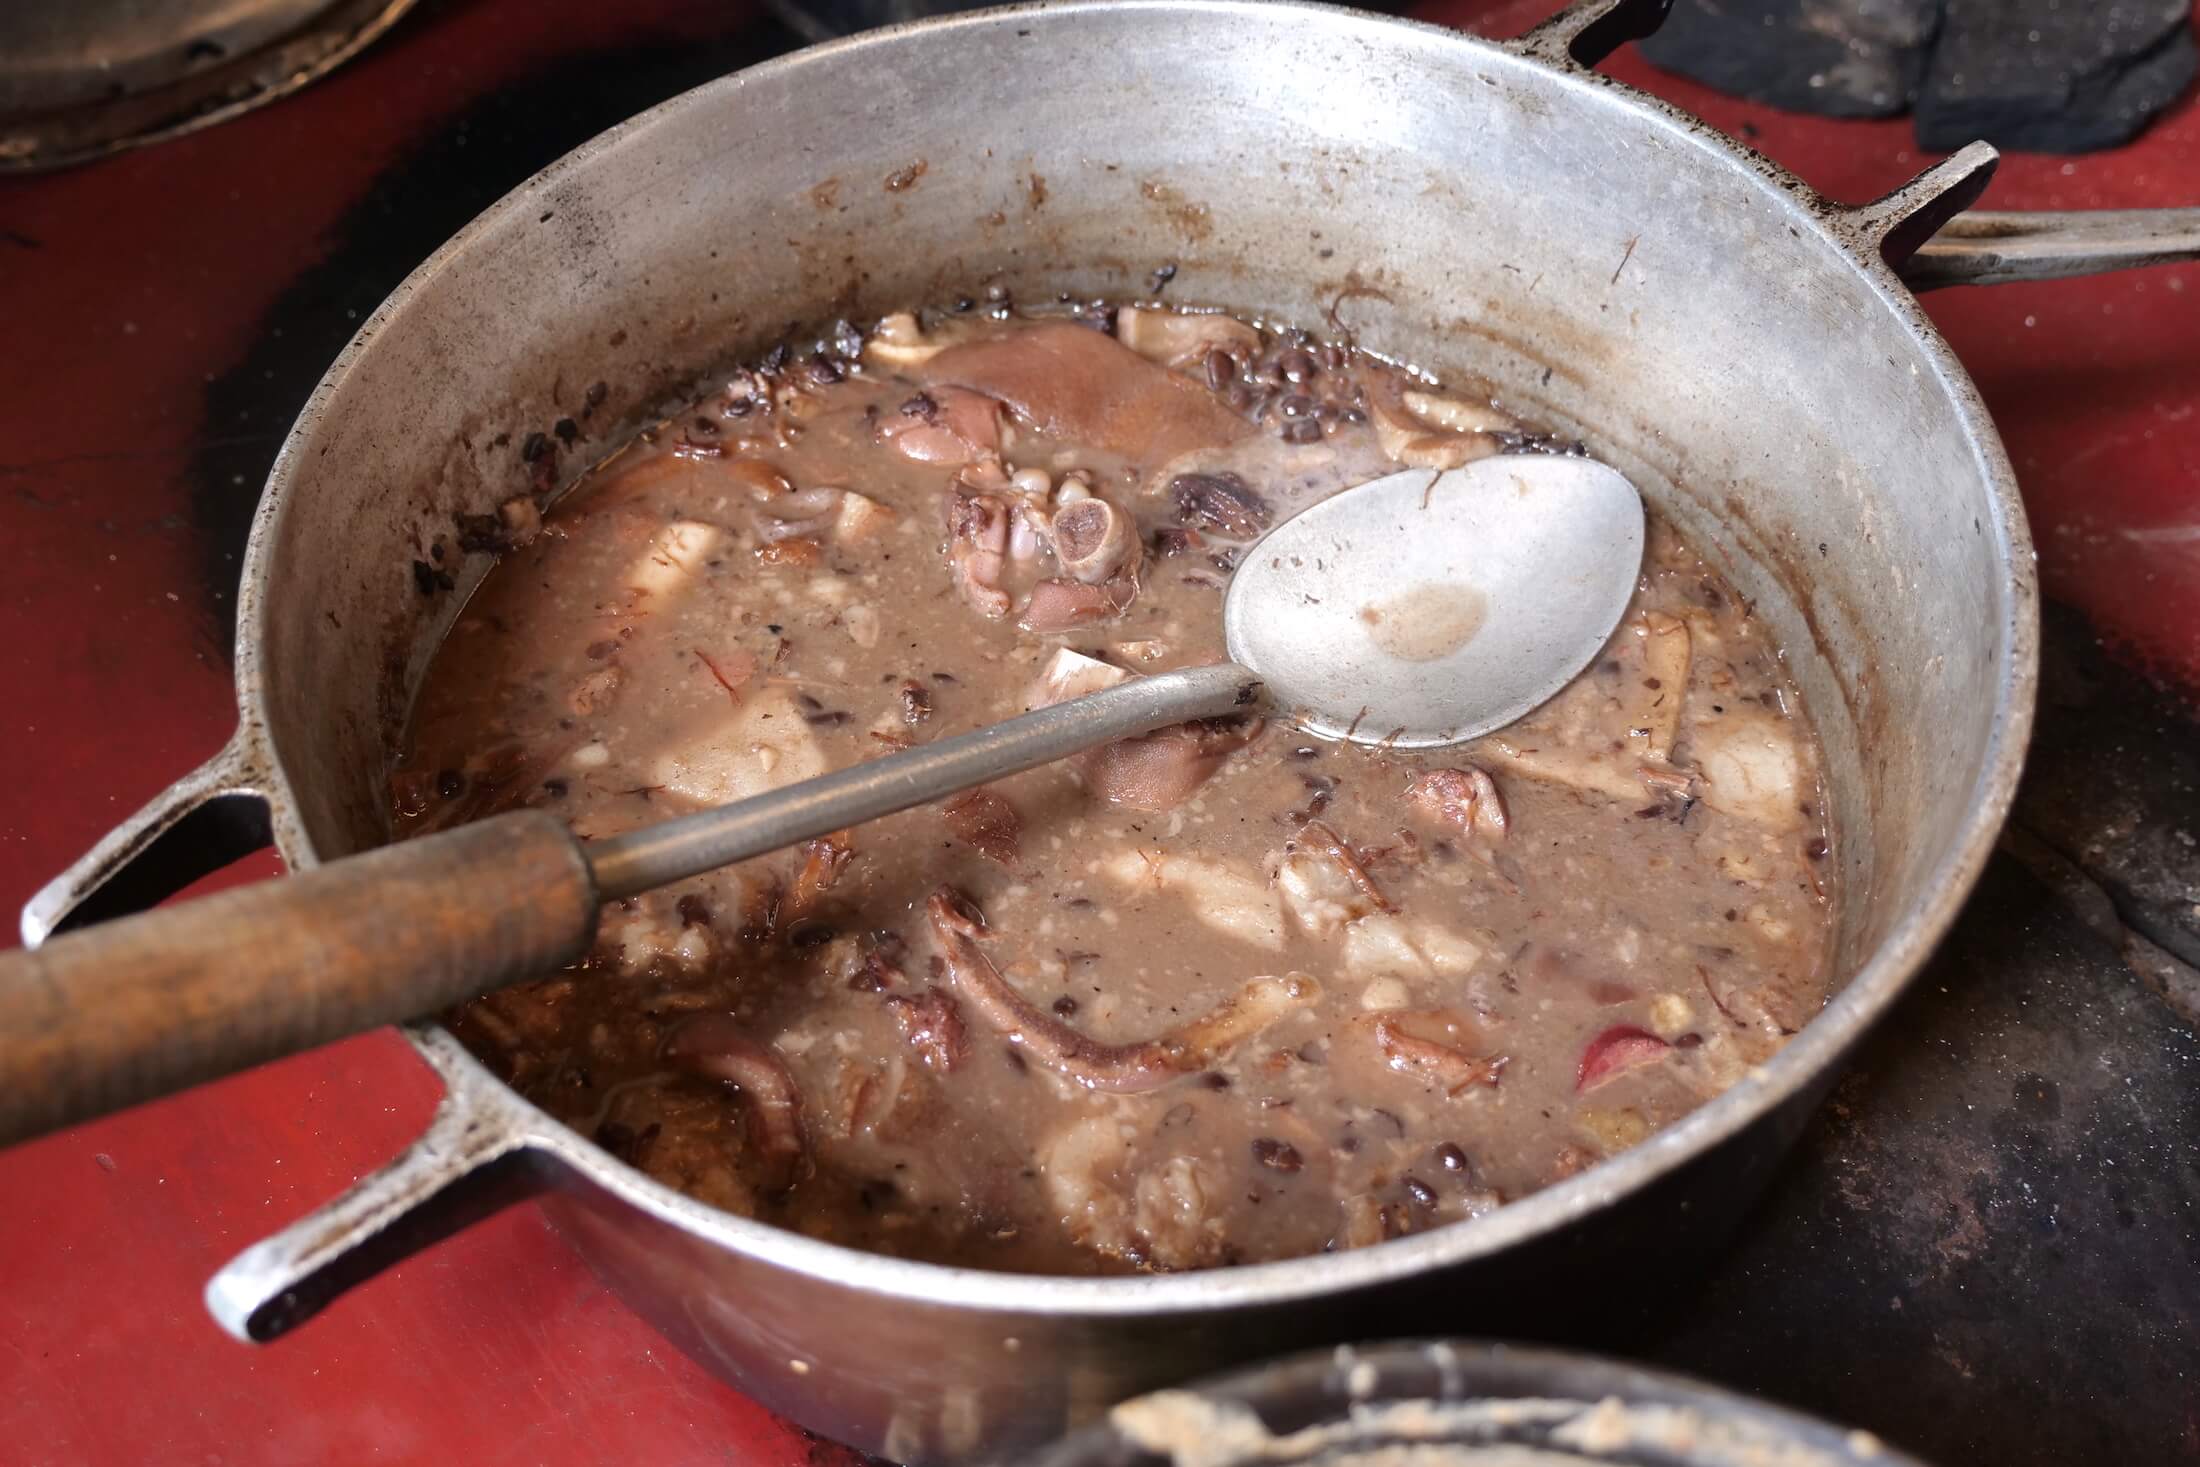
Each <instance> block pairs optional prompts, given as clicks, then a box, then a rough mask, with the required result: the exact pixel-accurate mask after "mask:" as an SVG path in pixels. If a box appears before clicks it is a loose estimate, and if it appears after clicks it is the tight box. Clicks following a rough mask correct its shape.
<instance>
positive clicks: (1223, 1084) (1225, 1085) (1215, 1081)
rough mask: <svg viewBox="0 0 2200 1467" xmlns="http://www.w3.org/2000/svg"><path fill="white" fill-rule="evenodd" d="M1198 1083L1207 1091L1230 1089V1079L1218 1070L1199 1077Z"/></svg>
mask: <svg viewBox="0 0 2200 1467" xmlns="http://www.w3.org/2000/svg"><path fill="white" fill-rule="evenodd" d="M1199 1083H1200V1084H1202V1085H1204V1086H1206V1087H1207V1088H1208V1089H1209V1090H1227V1089H1229V1088H1230V1077H1229V1076H1228V1075H1225V1074H1223V1073H1222V1071H1220V1070H1209V1071H1208V1072H1207V1073H1206V1074H1204V1075H1201V1076H1200V1077H1199Z"/></svg>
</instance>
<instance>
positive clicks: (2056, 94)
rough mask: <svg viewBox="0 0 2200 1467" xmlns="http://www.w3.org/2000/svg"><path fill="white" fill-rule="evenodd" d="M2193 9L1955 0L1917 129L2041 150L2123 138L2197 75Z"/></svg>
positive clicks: (2113, 1)
mask: <svg viewBox="0 0 2200 1467" xmlns="http://www.w3.org/2000/svg"><path fill="white" fill-rule="evenodd" d="M2191 16H2192V6H2191V0H2092V3H2087V4H2073V3H2071V0H1948V3H1947V11H1946V14H1945V16H1944V18H1943V21H1942V28H1941V36H1940V41H1939V43H1938V44H1937V45H1936V46H1935V47H1934V48H1933V57H1932V63H1931V65H1930V66H1929V67H1928V68H1927V70H1926V74H1925V82H1924V86H1923V88H1922V89H1921V91H1920V92H1919V94H1918V101H1917V140H1918V142H1919V143H1920V144H1921V145H1922V146H1924V147H1926V148H1929V149H1933V150H1935V151H1945V150H1948V149H1953V148H1957V147H1960V146H1962V145H1963V144H1964V143H1967V142H1970V141H1971V140H1972V139H1974V138H1984V139H1985V140H1986V141H1987V142H1990V143H1992V144H1994V145H1995V146H1996V147H2001V148H2019V149H2025V150H2028V151H2032V152H2042V153H2083V152H2089V151H2091V150H2093V149H2095V148H2108V147H2114V146H2115V145H2117V144H2118V143H2123V142H2128V141H2130V140H2131V139H2132V138H2133V137H2136V136H2137V135H2138V133H2139V131H2140V130H2141V129H2142V128H2144V127H2145V126H2146V125H2147V123H2148V122H2150V121H2152V120H2153V118H2154V117H2155V115H2156V114H2157V113H2159V112H2161V111H2162V110H2163V109H2164V108H2165V107H2167V106H2169V104H2170V103H2172V102H2174V101H2176V100H2177V98H2178V97H2180V96H2182V95H2183V94H2184V91H2185V89H2186V88H2187V87H2189V86H2190V85H2191V84H2192V79H2193V73H2194V69H2195V65H2196V48H2195V46H2194V42H2193V32H2192V19H2191Z"/></svg>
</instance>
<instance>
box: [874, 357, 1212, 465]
mask: <svg viewBox="0 0 2200 1467" xmlns="http://www.w3.org/2000/svg"><path fill="white" fill-rule="evenodd" d="M917 375H918V376H919V377H920V378H921V379H922V380H924V381H925V382H927V383H937V384H939V385H941V386H945V387H966V388H969V389H970V390H971V391H973V392H981V393H984V394H985V395H986V396H988V397H992V398H997V399H999V400H1000V401H1001V402H1003V403H1006V404H1007V405H1008V407H1009V408H1010V410H1012V411H1013V412H1015V413H1016V415H1017V416H1018V417H1020V418H1022V419H1024V420H1025V421H1027V422H1029V423H1031V424H1032V425H1033V426H1034V427H1036V428H1038V429H1039V431H1041V432H1042V433H1051V434H1053V435H1054V436H1056V437H1058V438H1065V439H1071V440H1074V441H1076V442H1079V443H1089V444H1091V445H1093V446H1095V447H1097V448H1101V449H1104V450H1106V451H1107V452H1109V453H1115V454H1120V455H1122V456H1123V457H1124V458H1127V459H1130V460H1132V461H1133V462H1136V463H1141V464H1148V465H1153V464H1162V463H1166V462H1168V461H1169V460H1170V459H1172V458H1176V457H1178V456H1179V455H1182V454H1186V453H1191V452H1193V451H1194V450H1197V449H1206V448H1215V447H1218V446H1220V445H1223V444H1227V443H1234V442H1236V441H1237V440H1239V439H1241V438H1244V437H1245V436H1246V435H1248V434H1249V433H1251V432H1252V431H1253V428H1252V425H1251V424H1250V423H1248V422H1246V421H1245V419H1243V418H1241V417H1239V416H1238V415H1237V414H1236V413H1233V412H1231V411H1230V410H1229V409H1228V408H1227V407H1224V406H1223V405H1222V402H1221V400H1220V399H1219V398H1217V397H1216V396H1215V395H1214V394H1213V393H1212V392H1209V391H1208V390H1207V389H1206V388H1205V387H1203V386H1201V385H1199V384H1197V383H1195V382H1192V381H1190V380H1189V379H1188V378H1185V377H1182V376H1179V375H1178V374H1177V373H1175V372H1172V371H1170V370H1169V369H1168V368H1166V367H1162V366H1159V365H1156V364H1155V363H1153V362H1149V361H1147V360H1146V359H1145V358H1144V357H1142V356H1140V355H1139V354H1138V353H1137V352H1134V351H1132V350H1131V349H1130V348H1129V347H1127V346H1125V345H1123V344H1122V343H1121V342H1119V341H1117V340H1116V339H1115V338H1114V337H1112V336H1110V335H1108V334H1107V333H1106V332H1103V331H1095V330H1093V329H1092V328H1091V327H1089V326H1077V325H1072V324H1070V323H1068V322H1043V323H1040V324H1037V325H1032V326H1027V327H1025V328H1024V329H1023V330H1021V331H1016V332H1012V333H1010V334H1008V335H1006V336H996V337H991V338H988V339H986V340H982V341H970V342H964V343H962V344H961V345H959V346H951V347H949V348H948V349H947V350H945V351H943V352H941V353H940V354H939V355H938V356H936V357H934V358H932V359H931V360H930V361H929V362H927V363H925V365H924V366H923V368H922V369H921V370H920V371H919V372H918V373H917Z"/></svg>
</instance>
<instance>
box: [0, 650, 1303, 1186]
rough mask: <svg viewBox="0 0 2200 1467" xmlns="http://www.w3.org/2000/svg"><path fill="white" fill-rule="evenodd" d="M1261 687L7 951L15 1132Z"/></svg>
mask: <svg viewBox="0 0 2200 1467" xmlns="http://www.w3.org/2000/svg"><path fill="white" fill-rule="evenodd" d="M1260 694H1261V684H1260V680H1259V679H1258V678H1256V677H1255V676H1253V674H1251V673H1249V672H1247V671H1246V670H1245V669H1244V668H1242V667H1238V666H1235V665H1234V664H1231V663H1227V662H1225V663H1218V664H1216V665H1213V666H1209V667H1191V668H1182V669H1179V670H1177V671H1175V672H1165V673H1160V674H1158V675H1156V676H1153V677H1145V678H1134V679H1132V680H1131V681H1130V682H1128V683H1125V684H1123V685H1122V686H1119V687H1113V688H1109V689H1106V690H1105V691H1102V692H1098V693H1093V694H1090V695H1088V696H1086V697H1082V698H1074V699H1071V700H1069V701H1067V702H1063V703H1057V704H1055V705H1053V706H1051V707H1047V708H1041V709H1039V710H1037V711H1036V712H1031V713H1026V714H1023V715H1021V716H1019V717H1016V718H1011V719H1008V720H1006V721H1004V722H1002V723H998V724H994V725H992V726H991V727H988V728H982V729H978V730H976V731H975V732H972V733H966V734H960V735H957V736H956V737H954V738H948V739H941V740H940V741H938V742H937V743H932V744H926V745H923V746H922V747H919V748H915V749H909V750H906V751H904V752H902V753H899V754H892V755H889V756H887V757H886V758H883V759H874V760H871V761H870V762H868V763H864V764H858V765H856V766H854V767H853V768H850V769H843V770H840V771H838V772H836V773H833V774H828V775H824V776H822V777H820V778H817V779H810V780H804V781H802V782H801V783H799V784H793V785H789V786H787V787H786V788H784V789H779V790H774V791H772V792H771V793H769V794H764V795H759V796H757V797H755V798H753V799H748V800H742V801H739V802H738V803H736V804H731V805H726V806H722V807H720V808H718V809H715V810H704V811H700V812H698V813H696V814H693V815H687V816H683V817H681V818H680V819H677V820H669V821H666V822H665V823H664V824H662V825H653V826H649V827H647V828H645V829H642V830H637V831H634V832H632V833H630V834H628V835H623V836H617V837H614V838H613V839H610V840H606V841H601V842H598V843H596V844H594V845H591V846H589V847H587V848H586V849H585V850H584V849H583V848H582V846H581V843H580V842H579V841H578V840H576V839H575V838H574V837H573V835H572V833H571V832H570V831H568V830H567V829H566V827H565V825H564V823H563V822H562V821H559V820H557V819H556V818H554V817H552V816H550V815H547V814H544V813H542V812H540V811H520V812H518V813H515V814H511V815H500V816H497V817H496V818H494V819H492V820H484V821H481V822H480V823H478V824H475V825H467V826H462V827H460V828H459V829H457V830H453V831H447V832H445V833H443V834H440V835H431V836H426V837H424V838H422V839H419V840H409V841H405V842H403V843H402V844H399V845H395V846H389V847H385V848H384V849H382V850H378V851H373V852H370V853H368V854H367V855H364V856H355V857H352V858H350V859H348V860H343V861H338V862H335V863H333V864H331V865H328V866H323V867H321V868H319V869H318V870H314V871H308V872H306V873H304V874H303V875H299V876H293V877H289V878H287V879H285V880H282V881H270V882H263V883H261V884H259V885H257V886H248V887H244V888H242V889H240V890H237V891H231V892H225V893H223V894H222V895H220V896H215V897H209V898H208V899H206V900H205V901H199V902H191V903H188V904H185V905H183V906H177V907H166V908H163V909H161V910H159V911H157V912H153V913H150V914H148V915H146V916H142V917H130V918H124V919H120V920H117V921H114V922H109V923H106V924H104V925H100V926H94V927H90V928H86V929H84V930H83V931H81V932H74V933H69V934H67V935H64V936H62V937H58V938H55V939H54V940H53V941H51V942H48V943H47V944H46V945H45V946H43V947H40V948H36V949H28V950H23V951H18V952H12V953H5V954H0V1146H8V1145H12V1144H13V1143H15V1142H17V1141H23V1140H28V1139H29V1138H30V1137H33V1136H37V1135H41V1134H43V1133H44V1132H47V1131H51V1130H55V1129H57V1128H59V1127H61V1126H66V1125H71V1124H74V1123H75V1122H77V1121H83V1120H90V1119H91V1118H92V1117H94V1116H98V1115H104V1114H105V1113H106V1112H108V1111H111V1110H119V1109H121V1108H122V1107H123V1106H126V1105H134V1104H136V1103H138V1102H139V1101H142V1100H151V1099H153V1098H154V1097H155V1096H160V1095H166V1094H169V1093H171V1092H173V1091H176V1090H181V1089H184V1088H185V1087H187V1086H191V1085H197V1084H200V1083H202V1082H204V1081H207V1080H213V1079H218V1078H219V1077H221V1076H223V1075H227V1074H230V1073H232V1072H234V1071H236V1070H241V1069H244V1068H246V1067H247V1066H250V1065H256V1064H259V1063H261V1062H263V1061H266V1060H271V1059H275V1058H277V1057H279V1056H281V1055H286V1054H293V1053H296V1052H297V1051H298V1050H301V1049H310V1048H312V1047H313V1046H315V1045H318V1044H326V1043H329V1042H330V1041H332V1040H336V1039H342V1038H344V1037H345V1036H346V1035H350V1034H356V1033H359V1032H360V1031H361V1030H365V1029H373V1028H377V1027H379V1026H381V1025H383V1024H394V1023H399V1022H402V1021H403V1020H406V1019H414V1018H418V1017H420V1016H421V1015H423V1014H433V1013H437V1012H439V1011H441V1010H443V1009H445V1008H448V1007H450V1006H451V1005H452V1004H454V1003H458V1002H460V1001H461V1000H463V999H468V998H472V997H473V996H474V995H476V994H479V993H484V992H487V991H488V990H489V989H492V988H497V987H501V986H502V985H504V984H506V983H511V982H515V981H517V980H519V979H522V978H530V977H534V976H537V975H539V974H543V973H550V972H554V971H556V970H557V969H559V968H562V967H564V966H565V965H566V964H568V963H570V962H572V961H573V960H574V959H576V958H578V957H579V956H580V955H581V954H582V953H584V952H586V951H587V949H588V945H589V942H590V941H591V939H593V938H594V936H595V932H596V909H597V906H598V904H599V903H600V902H603V901H607V900H614V899H617V898H620V897H625V896H631V895H633V894H635V893H636V892H642V891H647V890H649V889H650V888H652V887H656V886H662V885H664V884H665V883H667V882H671V881H677V880H679V879H680V878H682V877H685V876H692V875H694V874H695V873H697V872H700V871H708V870H711V869H713V868H714V867H718V866H724V865H729V864H731V863H733V862H735V861H739V860H744V859H746V858H748V857H750V856H756V855H762V854H763V853H765V852H767V851H775V850H779V849H781V848H782V847H785V846H789V845H793V844H795V843H796V842H798V841H802V840H807V839H810V838H812V837H814V836H819V835H823V834H825V833H826V832H828V831H833V830H838V829H841V828H843V827H845V826H851V825H859V824H862V823H863V822H865V821H868V820H875V819H877V818H878V817H880V816H882V815H891V814H893V813H894V812H896V811H898V810H907V809H910V808H912V807H914V806H917V805H923V804H929V803H930V802H932V801H934V800H939V799H944V798H945V797H947V796H949V795H952V794H956V793H958V792H959V791H962V790H965V789H968V788H970V787H971V786H973V785H977V784H983V783H984V782H986V781H987V780H992V779H999V778H1002V777H1004V776H1006V775H1010V774H1015V773H1017V772H1018V771H1020V770H1025V769H1032V768H1036V767H1037V766H1039V765H1041V764H1050V763H1052V762H1053V761H1055V760H1057V759H1062V758H1066V757H1068V756H1069V755H1071V754H1075V753H1079V752H1081V751H1082V750H1085V749H1089V748H1091V747H1093V746H1094V745H1096V744H1100V743H1105V742H1107V741H1108V740H1111V739H1119V738H1127V737H1130V736H1133V735H1136V734H1142V733H1147V732H1150V731H1151V730H1153V729H1156V728H1159V727H1161V726H1162V725H1164V724H1169V723H1181V722H1183V721H1185V720H1187V719H1193V718H1207V717H1215V716H1219V715H1221V714H1225V713H1231V712H1235V711H1239V710H1247V709H1251V708H1252V707H1253V706H1254V705H1256V704H1257V703H1258V702H1259V699H1260Z"/></svg>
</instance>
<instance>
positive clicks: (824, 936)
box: [787, 921, 840, 948]
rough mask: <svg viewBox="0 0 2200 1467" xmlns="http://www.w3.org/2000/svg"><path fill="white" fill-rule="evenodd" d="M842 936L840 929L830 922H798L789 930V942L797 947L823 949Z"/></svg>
mask: <svg viewBox="0 0 2200 1467" xmlns="http://www.w3.org/2000/svg"><path fill="white" fill-rule="evenodd" d="M838 936H840V929H839V928H837V927H835V926H833V924H832V923H830V922H817V921H809V922H797V923H795V924H794V926H792V927H790V928H789V929H787V941H788V942H789V943H791V944H792V945H794V946H795V947H803V948H808V947H823V946H824V945H825V944H826V943H828V942H831V941H832V940H833V939H834V938H836V937H838Z"/></svg>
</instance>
